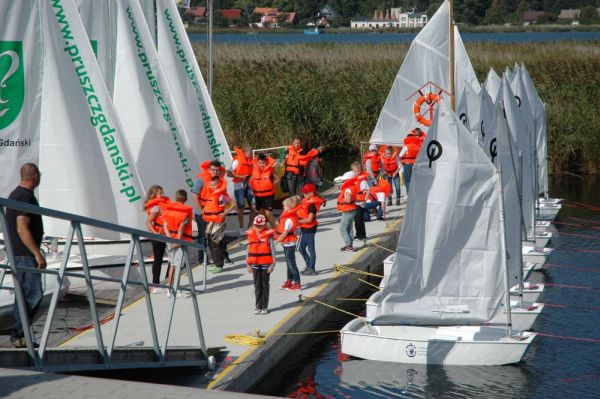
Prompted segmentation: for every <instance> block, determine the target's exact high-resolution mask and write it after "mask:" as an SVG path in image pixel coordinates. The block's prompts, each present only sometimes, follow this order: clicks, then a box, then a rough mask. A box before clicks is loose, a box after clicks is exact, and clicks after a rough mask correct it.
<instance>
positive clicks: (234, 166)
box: [229, 159, 244, 191]
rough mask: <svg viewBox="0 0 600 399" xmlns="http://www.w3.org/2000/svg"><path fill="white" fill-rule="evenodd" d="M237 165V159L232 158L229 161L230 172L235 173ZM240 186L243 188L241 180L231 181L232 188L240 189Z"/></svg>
mask: <svg viewBox="0 0 600 399" xmlns="http://www.w3.org/2000/svg"><path fill="white" fill-rule="evenodd" d="M237 167H238V160H237V159H234V160H233V162H232V163H231V168H229V170H230V171H231V173H235V170H236V169H237ZM242 188H244V183H242V182H233V190H234V191H235V190H241V189H242Z"/></svg>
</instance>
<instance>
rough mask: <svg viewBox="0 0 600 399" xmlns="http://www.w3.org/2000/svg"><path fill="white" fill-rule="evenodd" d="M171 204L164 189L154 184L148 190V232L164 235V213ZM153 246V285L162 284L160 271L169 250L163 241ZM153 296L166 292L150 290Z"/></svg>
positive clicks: (151, 241)
mask: <svg viewBox="0 0 600 399" xmlns="http://www.w3.org/2000/svg"><path fill="white" fill-rule="evenodd" d="M168 204H169V198H168V197H165V195H164V191H163V188H162V187H161V186H159V185H156V184H153V185H152V186H150V188H149V189H148V194H147V196H146V201H144V210H145V211H146V214H147V215H148V217H147V218H146V227H147V228H148V231H150V232H151V233H155V234H160V235H164V233H165V230H164V228H163V223H164V219H163V212H164V209H165V207H166V206H167V205H168ZM150 243H151V244H152V255H153V257H154V259H153V261H152V284H160V270H161V268H162V262H163V256H164V254H165V251H166V249H167V245H166V244H165V243H164V242H163V241H155V240H150ZM150 292H151V293H152V294H160V293H163V292H164V290H163V289H162V288H159V287H152V288H150Z"/></svg>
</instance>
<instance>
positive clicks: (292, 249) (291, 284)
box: [275, 197, 302, 291]
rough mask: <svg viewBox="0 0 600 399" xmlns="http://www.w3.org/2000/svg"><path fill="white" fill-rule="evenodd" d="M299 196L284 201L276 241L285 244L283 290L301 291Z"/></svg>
mask: <svg viewBox="0 0 600 399" xmlns="http://www.w3.org/2000/svg"><path fill="white" fill-rule="evenodd" d="M297 212H298V198H297V197H289V198H286V199H285V200H284V201H283V213H282V214H281V217H280V218H279V223H278V224H277V229H276V234H275V238H276V240H275V243H276V244H281V245H282V246H283V252H284V254H285V263H286V264H287V280H286V281H285V282H284V283H283V285H282V286H281V289H282V290H288V291H300V290H301V289H302V286H301V285H300V272H299V271H298V265H297V264H296V242H297V241H298V239H297V237H296V228H297V227H298V213H297Z"/></svg>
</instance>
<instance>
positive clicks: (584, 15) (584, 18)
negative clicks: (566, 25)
mask: <svg viewBox="0 0 600 399" xmlns="http://www.w3.org/2000/svg"><path fill="white" fill-rule="evenodd" d="M599 19H600V18H598V12H597V11H596V8H595V7H594V6H585V7H583V8H582V9H581V15H580V17H579V22H581V23H582V24H584V25H591V24H594V23H598V21H599Z"/></svg>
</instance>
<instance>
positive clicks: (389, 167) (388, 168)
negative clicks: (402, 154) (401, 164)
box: [381, 147, 399, 176]
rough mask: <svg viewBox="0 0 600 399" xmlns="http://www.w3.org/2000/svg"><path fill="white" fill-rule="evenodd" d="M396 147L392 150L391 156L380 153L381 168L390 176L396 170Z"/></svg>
mask: <svg viewBox="0 0 600 399" xmlns="http://www.w3.org/2000/svg"><path fill="white" fill-rule="evenodd" d="M398 152H399V151H398V148H396V147H394V151H393V152H392V156H391V157H390V158H388V157H386V156H385V153H384V154H381V163H382V164H383V170H385V173H387V174H388V175H390V176H392V175H393V174H394V173H396V171H397V170H398Z"/></svg>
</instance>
